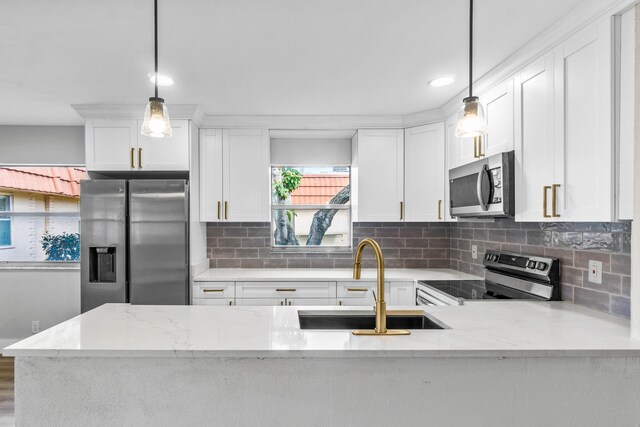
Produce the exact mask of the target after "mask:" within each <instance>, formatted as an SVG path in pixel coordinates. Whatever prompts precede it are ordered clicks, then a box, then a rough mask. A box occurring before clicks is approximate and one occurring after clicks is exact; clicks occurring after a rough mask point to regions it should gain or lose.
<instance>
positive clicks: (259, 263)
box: [240, 258, 264, 268]
mask: <svg viewBox="0 0 640 427" xmlns="http://www.w3.org/2000/svg"><path fill="white" fill-rule="evenodd" d="M240 268H264V259H259V258H243V259H241V260H240Z"/></svg>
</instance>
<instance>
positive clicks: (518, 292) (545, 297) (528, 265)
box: [416, 251, 561, 306]
mask: <svg viewBox="0 0 640 427" xmlns="http://www.w3.org/2000/svg"><path fill="white" fill-rule="evenodd" d="M483 264H484V277H485V279H484V280H422V281H419V282H418V285H417V287H416V305H419V306H434V305H463V304H464V302H465V301H466V300H495V299H528V300H541V301H556V300H560V299H561V287H560V262H559V261H558V260H557V259H555V258H545V257H539V256H532V255H522V254H512V253H507V252H498V251H487V253H486V254H485V256H484V261H483Z"/></svg>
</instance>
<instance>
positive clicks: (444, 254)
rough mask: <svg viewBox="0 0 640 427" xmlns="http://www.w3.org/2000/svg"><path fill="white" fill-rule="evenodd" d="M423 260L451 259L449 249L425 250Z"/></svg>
mask: <svg viewBox="0 0 640 427" xmlns="http://www.w3.org/2000/svg"><path fill="white" fill-rule="evenodd" d="M422 257H423V258H449V249H424V250H423V251H422Z"/></svg>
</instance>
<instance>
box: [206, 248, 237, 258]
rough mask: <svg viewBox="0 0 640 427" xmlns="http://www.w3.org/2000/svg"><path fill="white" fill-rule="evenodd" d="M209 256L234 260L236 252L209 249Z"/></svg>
mask: <svg viewBox="0 0 640 427" xmlns="http://www.w3.org/2000/svg"><path fill="white" fill-rule="evenodd" d="M209 256H210V257H211V258H235V256H236V250H235V249H233V248H211V249H210V251H209Z"/></svg>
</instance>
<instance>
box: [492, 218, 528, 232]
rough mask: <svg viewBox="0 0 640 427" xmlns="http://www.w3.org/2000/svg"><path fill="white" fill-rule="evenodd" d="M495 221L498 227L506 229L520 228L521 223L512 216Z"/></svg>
mask: <svg viewBox="0 0 640 427" xmlns="http://www.w3.org/2000/svg"><path fill="white" fill-rule="evenodd" d="M496 223H498V224H499V226H500V228H504V229H507V230H520V229H521V228H522V225H521V223H519V222H516V221H515V219H513V218H504V219H500V220H496Z"/></svg>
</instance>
